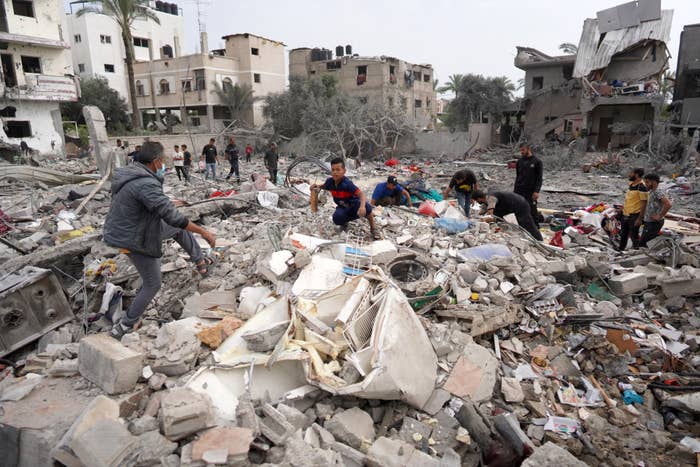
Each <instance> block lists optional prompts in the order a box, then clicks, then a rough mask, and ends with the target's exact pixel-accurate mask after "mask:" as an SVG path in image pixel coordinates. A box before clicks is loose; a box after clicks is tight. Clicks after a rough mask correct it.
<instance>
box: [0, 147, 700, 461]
mask: <svg viewBox="0 0 700 467" xmlns="http://www.w3.org/2000/svg"><path fill="white" fill-rule="evenodd" d="M413 162H414V164H408V163H407V164H404V165H402V166H401V167H397V168H393V169H392V170H393V171H394V172H398V173H399V175H400V178H406V179H408V180H416V178H417V177H418V178H419V177H424V179H423V181H424V183H425V186H426V188H435V189H438V190H439V189H441V188H443V186H444V185H445V184H446V180H447V178H446V177H449V176H450V175H451V173H452V172H453V171H454V170H455V167H456V166H459V164H455V163H429V162H415V161H413ZM257 164H258V163H257V162H256V163H255V165H254V167H253V170H257V171H262V168H261V167H257ZM416 165H420V166H422V171H420V172H419V171H416V170H413V169H409V167H414V168H415V166H416ZM474 168H475V171H476V172H477V173H478V174H479V175H480V179H481V181H480V184H488V183H489V181H490V180H498V181H499V182H500V183H502V184H504V185H505V184H506V183H508V181H507V178H506V177H504V176H503V175H502V173H501V175H499V173H500V172H498V171H504V170H507V169H505V168H501V167H495V166H494V167H490V166H483V169H482V168H479V167H478V166H475V167H474ZM428 172H429V173H430V175H428ZM388 173H389V169H388V168H386V167H384V166H380V165H378V164H372V163H365V164H364V165H363V166H362V167H360V168H356V169H354V170H353V173H352V174H351V176H352V178H353V180H355V181H356V182H357V183H358V184H360V186H361V187H362V188H363V189H364V190H365V192H367V191H368V190H370V189H371V186H370V184H371V182H373V181H380V180H381V178H383V177H386V175H387V174H388ZM415 173H419V174H421V175H419V176H412V175H411V174H415ZM504 173H505V172H504ZM173 178H174V177H173V176H169V177H167V178H166V193H168V194H170V195H171V196H172V197H173V198H178V199H184V200H186V201H188V202H189V204H190V205H189V207H186V208H183V212H185V213H186V214H187V215H188V217H189V218H190V219H192V220H194V221H198V222H201V223H203V224H205V225H206V226H207V228H208V229H211V230H212V231H214V232H216V235H217V249H218V250H219V252H220V253H221V254H222V255H223V259H222V260H221V261H220V263H219V264H218V265H217V266H216V268H215V269H214V270H213V272H212V275H211V276H209V277H207V278H205V279H200V278H199V277H198V276H197V275H196V273H195V272H194V271H193V268H192V266H191V264H189V263H188V262H187V256H186V254H184V252H183V251H182V250H181V249H180V248H179V246H178V245H177V244H175V243H173V242H166V243H165V244H164V256H163V259H162V272H163V287H162V289H161V291H160V293H159V294H158V296H157V297H156V299H155V300H154V302H153V303H152V304H151V307H150V308H149V309H148V310H147V312H146V315H145V316H144V320H143V322H142V324H141V326H140V327H139V328H138V329H137V330H136V331H135V332H133V333H130V334H126V335H124V337H123V338H122V339H121V341H120V342H119V341H116V340H114V339H112V338H111V337H109V336H108V335H107V334H105V332H104V331H107V330H108V329H109V327H110V325H111V321H110V320H112V319H115V318H116V317H118V316H119V315H120V314H121V313H123V312H124V310H126V308H127V305H128V303H129V300H130V299H131V297H132V296H133V294H134V291H135V290H136V289H137V288H138V274H136V272H135V270H134V269H133V266H132V265H131V263H130V262H129V260H128V258H126V256H124V255H123V254H120V253H119V252H118V251H117V250H115V249H112V248H108V247H107V246H106V245H104V244H103V243H101V242H100V241H99V231H100V227H101V224H102V222H103V220H104V216H105V215H106V212H107V210H108V207H109V191H108V190H107V187H108V184H107V185H105V186H104V187H102V189H101V190H99V191H98V192H97V193H96V194H93V196H92V198H91V199H90V200H89V202H88V203H86V205H85V207H84V210H83V211H82V212H80V213H78V214H76V210H77V208H78V206H79V205H80V203H81V201H80V200H81V199H83V198H84V197H87V196H88V195H91V194H92V192H93V190H94V188H95V185H94V184H89V183H88V184H76V185H59V186H57V187H53V188H49V187H45V188H41V189H39V190H30V191H28V192H26V193H19V194H14V195H3V196H2V197H1V198H0V200H2V203H3V204H2V210H3V211H4V212H5V213H7V214H8V215H9V216H10V217H12V218H13V219H24V221H23V222H19V221H18V222H15V223H14V224H13V225H14V226H16V227H15V228H14V229H13V231H11V232H10V233H9V234H8V236H7V238H8V239H10V240H11V241H12V242H13V243H15V244H16V245H17V246H19V247H20V248H21V249H23V250H25V254H22V253H19V252H18V251H13V250H12V249H11V248H10V247H7V248H6V249H5V250H2V252H1V253H2V255H3V257H4V263H2V264H4V266H3V268H7V269H6V271H7V273H12V272H15V271H24V270H25V269H24V268H26V267H32V268H34V270H33V271H34V272H33V273H32V274H33V275H29V276H27V277H31V278H33V279H31V280H24V281H22V280H19V279H18V277H19V276H18V274H14V275H11V274H8V275H7V276H6V277H2V276H5V274H6V273H3V274H2V276H0V277H2V279H1V280H0V284H1V285H2V286H1V287H0V310H2V311H0V313H2V315H0V316H1V317H2V319H3V321H2V325H3V326H5V327H7V329H8V331H5V330H3V331H2V333H0V344H2V345H3V346H4V347H0V351H2V355H3V356H4V359H3V360H2V367H0V368H2V370H1V372H0V407H1V409H0V452H2V453H3V455H2V457H4V460H3V462H5V463H6V465H23V466H30V465H31V466H42V465H53V463H54V462H58V463H60V464H62V465H67V466H81V465H85V466H93V465H95V466H117V465H120V466H121V465H139V466H146V465H164V466H178V465H179V466H200V465H201V466H203V465H284V466H309V465H311V466H313V465H318V466H327V465H337V466H341V465H344V466H363V465H368V466H404V465H413V466H418V465H420V466H460V465H467V466H478V465H493V466H500V465H520V464H521V463H522V465H527V466H534V465H540V466H544V465H567V466H568V465H609V466H635V465H646V466H655V465H695V463H696V452H700V433H698V430H697V426H698V423H697V420H698V416H699V414H700V378H698V376H697V375H698V371H699V369H700V348H699V345H700V337H699V335H698V327H699V325H700V308H699V306H698V305H699V303H698V299H697V297H698V296H700V264H698V255H697V250H696V244H695V243H694V242H695V241H697V239H699V238H700V232H698V233H695V234H694V235H693V234H692V231H693V229H694V231H695V232H697V231H698V228H697V226H696V225H695V224H693V223H692V222H687V223H686V224H684V225H682V226H680V227H681V231H682V232H683V233H682V234H679V235H676V236H672V237H664V238H663V239H661V240H659V241H657V242H655V243H652V244H651V245H650V248H649V249H648V250H645V251H641V250H640V251H637V252H632V253H628V254H624V255H620V254H616V253H615V252H613V250H612V248H611V247H610V244H609V243H606V241H605V240H606V239H605V235H604V234H602V233H600V225H598V226H597V227H596V228H595V229H593V231H588V232H587V233H581V232H579V231H578V230H576V231H569V232H568V233H563V235H566V236H567V237H568V239H567V241H566V245H565V247H564V248H559V247H555V246H551V245H548V244H547V243H548V242H544V243H540V242H536V241H534V240H533V239H532V238H531V237H529V236H528V235H527V234H526V233H525V232H524V231H523V230H522V229H520V228H519V227H518V226H517V225H513V224H509V223H498V224H488V223H485V222H481V221H480V220H479V218H478V216H477V217H474V218H472V219H471V220H470V221H467V220H466V219H465V218H464V217H463V215H462V214H461V213H460V212H459V210H457V209H456V208H455V207H454V206H451V205H450V204H449V203H448V202H442V204H440V203H437V204H436V210H437V211H438V212H440V213H442V215H443V218H453V219H456V220H460V222H461V224H460V225H462V227H461V228H460V229H458V230H459V231H458V232H457V233H447V232H448V230H445V228H443V227H440V226H441V225H443V224H441V223H440V222H436V220H435V219H433V218H431V217H425V216H422V215H419V214H418V212H417V210H416V209H413V208H376V209H375V215H376V219H377V223H378V224H379V225H381V226H382V233H383V236H384V239H383V240H377V241H367V240H365V239H366V238H368V235H367V232H368V230H367V227H366V225H365V223H363V222H359V221H358V222H355V223H354V224H353V225H351V228H350V232H349V233H344V232H340V231H338V230H336V229H335V227H334V226H333V225H332V223H331V220H330V218H331V213H332V210H333V206H332V202H331V201H330V200H329V199H327V200H325V201H324V200H322V202H321V206H320V209H319V211H318V212H317V213H312V212H310V210H309V209H308V198H307V197H305V196H303V193H304V191H305V189H306V188H308V184H310V183H313V182H314V180H312V179H311V180H306V179H304V177H303V176H295V177H291V178H290V180H291V182H292V184H294V189H290V188H289V187H288V188H284V187H275V186H273V185H270V184H264V183H263V184H262V185H261V184H260V183H253V182H244V183H242V184H240V185H237V186H236V191H235V192H233V193H230V194H226V190H224V189H223V188H221V187H222V186H223V183H219V184H215V183H212V182H203V181H200V182H196V184H195V185H191V186H186V185H179V184H177V181H176V180H173ZM553 178H555V175H552V177H551V178H549V180H551V179H553ZM546 179H547V178H546ZM304 183H306V184H307V185H304ZM492 185H493V186H494V187H495V186H496V185H497V184H496V182H493V183H492ZM216 190H221V192H223V193H222V195H223V196H221V197H218V198H211V195H212V193H214V191H216ZM70 193H77V194H78V195H80V196H79V197H77V198H75V199H74V200H70V197H71V195H70ZM73 196H75V195H73ZM550 196H552V195H551V194H549V195H547V196H546V198H545V197H543V198H545V199H546V200H548V201H550V202H551V205H552V206H556V207H557V208H559V209H561V207H560V206H559V205H558V204H556V202H555V201H554V199H553V198H550ZM25 198H26V199H25ZM542 204H543V205H546V201H542ZM589 204H594V203H593V199H592V198H591V199H587V200H586V201H585V202H581V206H579V207H583V206H584V205H589ZM564 209H565V210H568V209H569V208H568V207H564ZM597 214H599V213H597ZM570 217H573V213H572V214H571V216H570ZM596 219H597V220H598V221H599V220H600V219H598V218H597V217H596V216H593V217H590V216H589V217H584V216H583V215H581V216H579V218H578V223H579V224H578V225H591V224H588V223H589V222H590V223H595V221H596ZM559 220H560V218H558V217H557V215H551V216H549V221H550V222H549V225H551V226H556V225H558V221H559ZM683 229H685V230H683ZM584 230H586V229H584ZM688 232H691V233H688ZM553 235H554V232H553V231H550V232H547V234H546V236H547V237H549V238H548V240H551V237H553ZM669 238H671V239H673V240H672V241H670V240H669ZM685 239H687V240H688V241H685ZM202 246H203V247H205V246H206V245H205V243H204V242H202ZM19 274H20V275H21V274H23V273H19ZM42 281H43V282H42ZM49 287H54V289H55V290H53V293H54V295H55V294H60V296H61V300H56V299H52V301H50V302H48V301H44V302H41V300H47V299H46V298H43V295H44V294H45V293H46V292H45V291H46V290H47V288H49ZM58 289H62V290H58ZM32 291H34V292H32ZM30 292H31V293H30ZM40 292H41V293H40ZM37 304H38V305H37ZM32 310H33V311H32ZM49 311H51V312H50V313H49ZM44 312H46V313H45V314H46V316H44V315H43V314H42V313H44ZM13 313H14V314H13ZM28 322H31V323H33V327H31V328H30V327H27V326H28V325H27V323H28ZM23 333H24V334H23ZM105 440H109V442H105Z"/></svg>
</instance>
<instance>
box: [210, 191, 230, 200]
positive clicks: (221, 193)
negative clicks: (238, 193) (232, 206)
mask: <svg viewBox="0 0 700 467" xmlns="http://www.w3.org/2000/svg"><path fill="white" fill-rule="evenodd" d="M234 193H235V191H234V190H227V191H218V190H217V191H215V192H214V193H212V194H211V195H210V196H209V197H210V198H225V197H227V196H231V195H232V194H234Z"/></svg>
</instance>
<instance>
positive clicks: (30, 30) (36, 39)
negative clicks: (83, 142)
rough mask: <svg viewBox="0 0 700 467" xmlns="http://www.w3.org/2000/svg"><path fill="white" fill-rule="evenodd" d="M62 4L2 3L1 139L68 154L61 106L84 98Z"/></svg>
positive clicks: (46, 0) (41, 0)
mask: <svg viewBox="0 0 700 467" xmlns="http://www.w3.org/2000/svg"><path fill="white" fill-rule="evenodd" d="M61 9H62V4H61V2H59V1H58V0H35V1H12V2H6V1H3V2H0V51H1V53H0V58H1V59H2V80H0V119H1V120H2V128H1V130H0V139H2V141H3V142H5V143H8V144H13V145H19V144H21V143H22V142H24V143H26V144H27V145H28V146H29V148H30V149H31V150H33V151H36V152H39V153H49V152H50V153H59V154H60V153H62V152H63V147H64V142H63V125H62V123H61V111H60V110H59V104H60V103H61V102H69V101H75V100H77V99H78V90H77V86H76V83H75V81H74V78H73V76H72V74H71V72H72V66H71V60H70V55H69V52H68V49H69V48H70V46H69V45H68V44H67V43H66V42H65V40H64V37H63V32H62V30H61V26H60V24H61V15H62V11H61Z"/></svg>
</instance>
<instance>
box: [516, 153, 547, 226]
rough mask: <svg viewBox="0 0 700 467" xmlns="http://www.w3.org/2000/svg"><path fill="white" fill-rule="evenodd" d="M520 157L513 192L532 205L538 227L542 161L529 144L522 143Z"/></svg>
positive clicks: (531, 210)
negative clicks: (533, 152)
mask: <svg viewBox="0 0 700 467" xmlns="http://www.w3.org/2000/svg"><path fill="white" fill-rule="evenodd" d="M520 156H521V157H520V159H518V162H517V164H516V166H515V186H514V187H513V192H514V193H517V194H519V195H520V196H522V197H523V198H525V200H526V201H527V203H528V204H529V205H530V212H531V214H532V218H533V219H534V221H535V225H536V226H537V228H539V226H540V222H539V217H540V214H539V212H537V201H538V200H539V198H540V190H541V189H542V175H543V166H542V161H541V160H540V159H539V158H537V157H535V156H534V155H533V154H532V148H531V147H530V145H529V144H527V143H523V144H521V145H520Z"/></svg>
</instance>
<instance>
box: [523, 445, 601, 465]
mask: <svg viewBox="0 0 700 467" xmlns="http://www.w3.org/2000/svg"><path fill="white" fill-rule="evenodd" d="M549 465H552V466H554V465H557V466H564V465H565V466H567V467H587V466H588V464H586V463H585V462H582V461H580V460H578V459H577V458H576V457H574V455H573V454H571V453H570V452H569V451H567V450H566V449H564V448H562V447H560V446H558V445H556V444H554V443H552V442H551V441H549V442H547V443H545V444H544V445H542V446H540V447H538V448H536V449H535V450H534V452H533V454H532V455H531V456H530V457H528V458H527V459H525V462H523V463H522V467H543V466H549Z"/></svg>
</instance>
